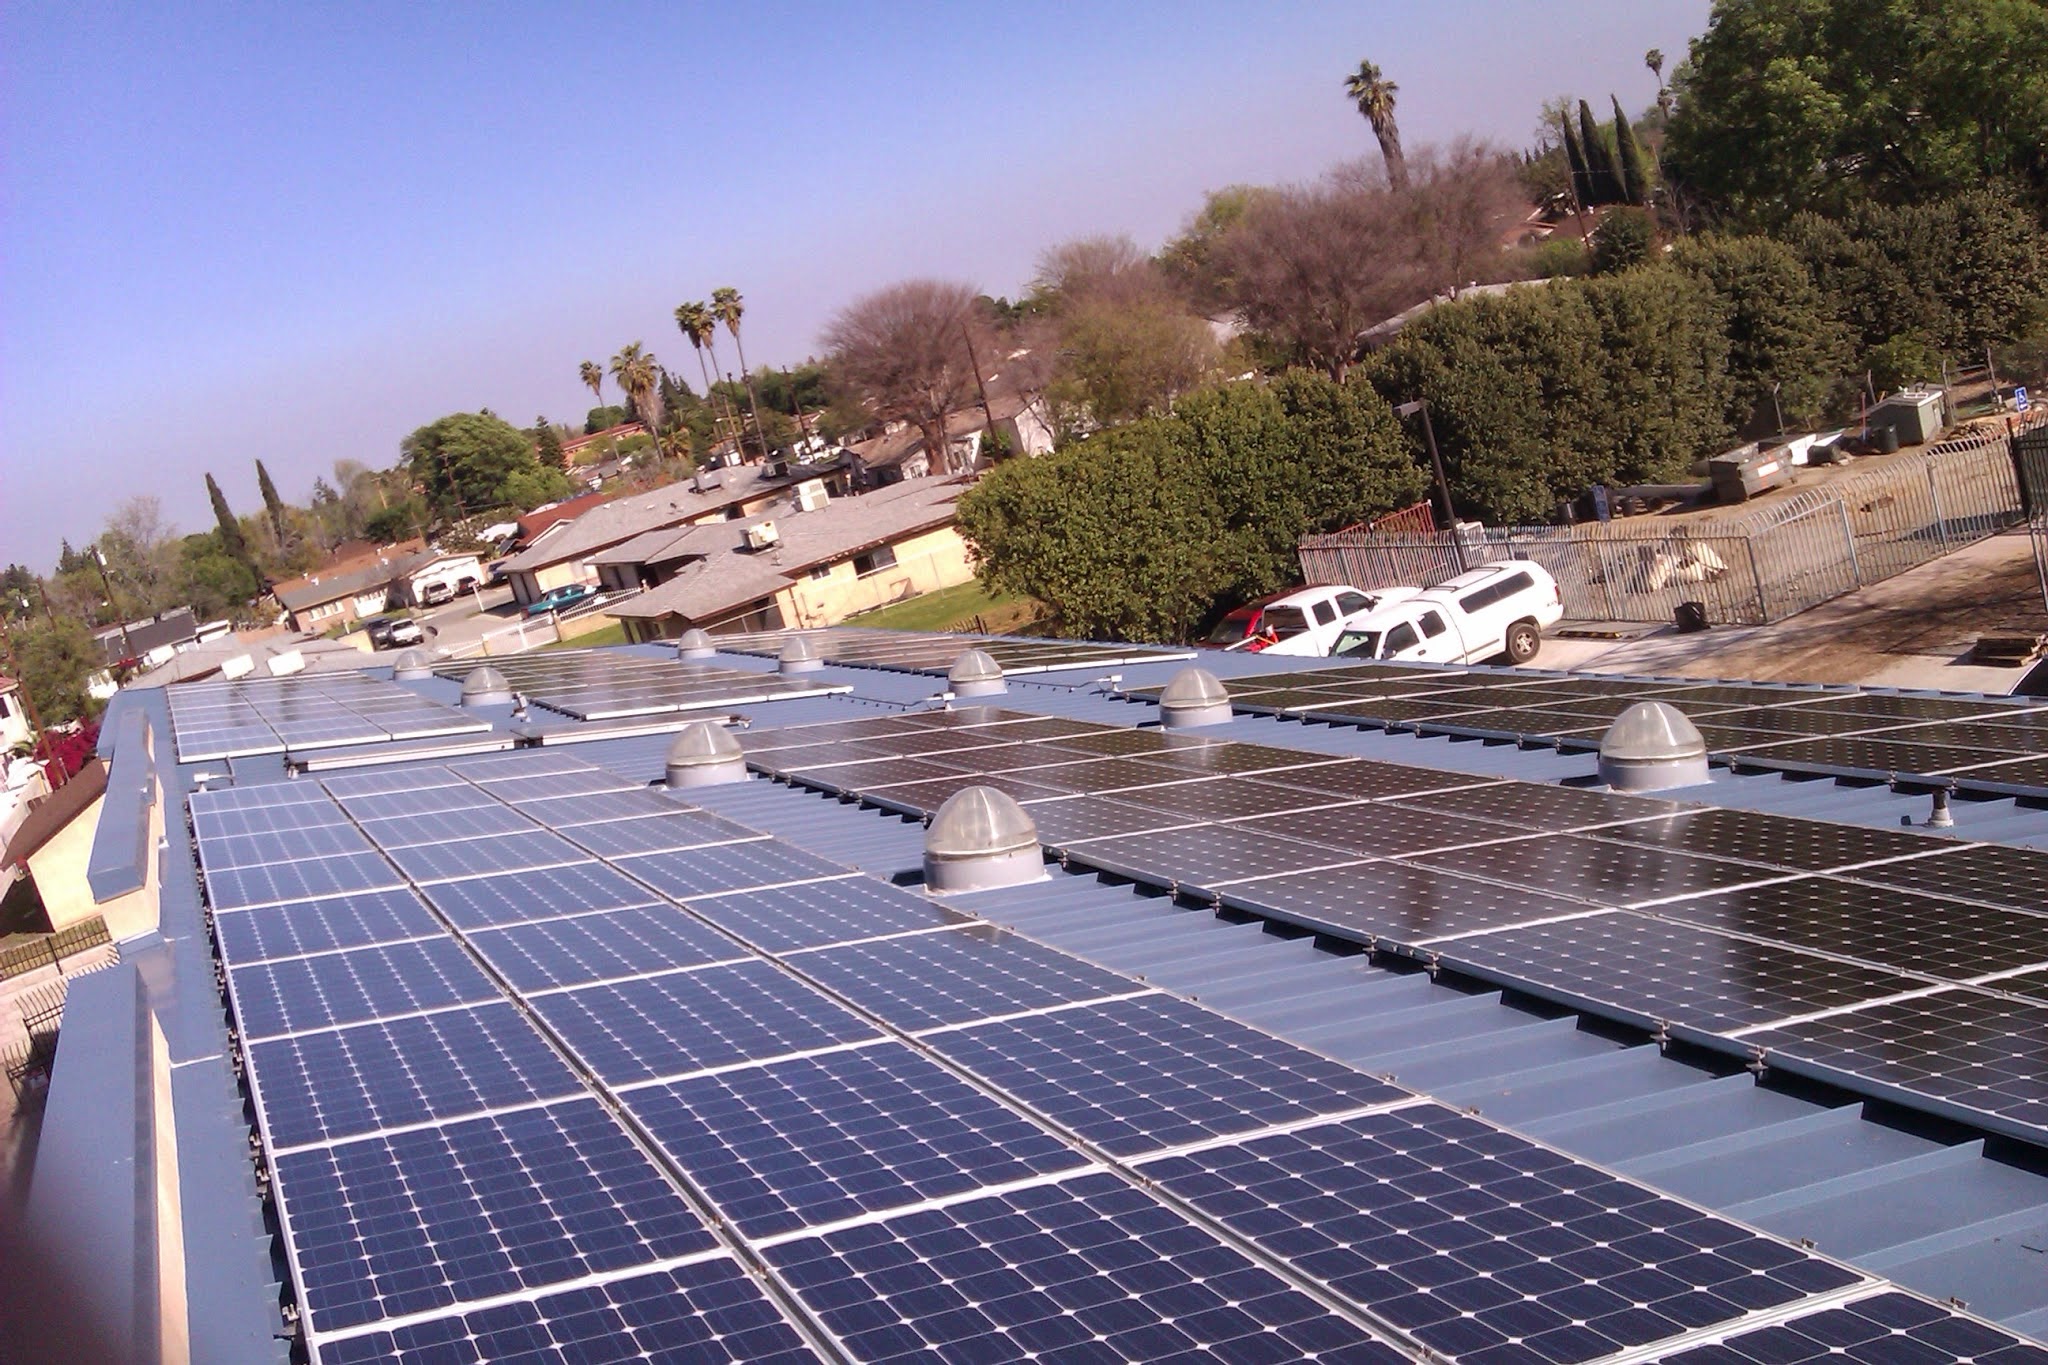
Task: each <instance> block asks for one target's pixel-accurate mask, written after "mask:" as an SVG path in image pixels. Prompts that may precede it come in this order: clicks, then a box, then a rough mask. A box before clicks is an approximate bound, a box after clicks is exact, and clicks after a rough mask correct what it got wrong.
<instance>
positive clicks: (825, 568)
mask: <svg viewBox="0 0 2048 1365" xmlns="http://www.w3.org/2000/svg"><path fill="white" fill-rule="evenodd" d="M831 576H832V566H831V565H830V564H813V565H811V581H812V582H816V581H817V580H818V579H821V578H830V577H831Z"/></svg>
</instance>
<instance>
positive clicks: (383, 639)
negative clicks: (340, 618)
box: [363, 616, 427, 649]
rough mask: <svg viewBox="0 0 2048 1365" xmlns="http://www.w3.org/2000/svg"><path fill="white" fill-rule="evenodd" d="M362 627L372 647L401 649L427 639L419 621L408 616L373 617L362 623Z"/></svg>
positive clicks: (421, 642) (424, 641) (422, 642)
mask: <svg viewBox="0 0 2048 1365" xmlns="http://www.w3.org/2000/svg"><path fill="white" fill-rule="evenodd" d="M363 629H364V631H366V632H367V633H368V634H369V637H370V648H372V649H403V648H404V647H405V646H407V645H420V644H425V643H426V641H427V637H426V633H425V632H424V631H422V630H421V629H420V623H419V622H417V621H415V620H413V619H412V618H411V617H410V616H377V617H373V618H371V619H370V620H368V621H366V622H364V623H363Z"/></svg>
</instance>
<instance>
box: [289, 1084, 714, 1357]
mask: <svg viewBox="0 0 2048 1365" xmlns="http://www.w3.org/2000/svg"><path fill="white" fill-rule="evenodd" d="M273 1170H274V1172H275V1175H276V1180H277V1188H278V1191H279V1196H280V1200H281V1202H282V1204H283V1205H284V1208H285V1218H286V1223H287V1226H288V1227H289V1228H290V1231H291V1238H292V1244H293V1247H294V1249H295V1252H296V1260H297V1263H298V1269H299V1281H300V1283H299V1289H300V1295H301V1303H302V1304H303V1305H304V1307H305V1309H306V1310H307V1313H308V1314H309V1317H310V1323H311V1326H312V1327H313V1329H314V1330H315V1331H320V1330H331V1329H334V1328H340V1327H351V1326H355V1325H357V1324H359V1323H370V1322H376V1321H378V1320H380V1319H383V1318H388V1317H397V1316H400V1315H403V1314H408V1313H419V1312H427V1311H431V1310H434V1309H439V1308H446V1307H448V1306H450V1305H451V1304H455V1303H459V1302H462V1301H463V1300H466V1299H474V1298H481V1297H485V1296H488V1295H497V1294H504V1293H508V1292H514V1291H518V1290H522V1289H525V1290H536V1289H543V1288H545V1287H547V1286H548V1285H552V1284H559V1283H562V1282H563V1281H568V1280H575V1279H579V1278H581V1277H583V1276H586V1275H590V1274H594V1273H598V1272H602V1271H607V1270H620V1269H625V1268H628V1267H631V1266H634V1265H640V1264H645V1263H647V1262H650V1261H655V1260H659V1259H662V1258H665V1257H671V1256H684V1255H689V1254H691V1253H693V1252H699V1251H706V1250H709V1249H710V1248H711V1247H712V1246H713V1245H715V1244H714V1242H713V1239H712V1237H711V1234H710V1233H709V1232H707V1231H705V1230H704V1227H703V1225H702V1224H701V1223H700V1222H698V1220H697V1218H696V1216H695V1215H694V1214H692V1213H691V1212H690V1209H689V1207H688V1205H686V1204H684V1202H683V1200H682V1196H681V1195H679V1194H677V1193H676V1192H675V1190H674V1189H673V1188H672V1187H671V1186H670V1185H669V1183H668V1182H667V1181H666V1180H665V1179H663V1178H662V1176H661V1174H660V1172H658V1171H657V1170H656V1169H655V1167H654V1165H653V1163H652V1162H650V1161H649V1160H648V1159H647V1158H646V1157H645V1156H643V1155H641V1153H640V1151H639V1149H638V1148H636V1147H634V1145H633V1143H632V1141H631V1139H629V1138H628V1137H627V1136H626V1133H625V1130H623V1129H622V1128H620V1127H619V1126H618V1124H617V1123H616V1122H614V1121H613V1119H612V1118H611V1116H610V1115H608V1114H606V1113H605V1112H604V1110H603V1109H602V1108H601V1107H600V1106H599V1105H598V1104H597V1102H596V1101H594V1100H571V1101H568V1102H566V1103H562V1104H557V1105H553V1106H551V1107H549V1108H546V1109H528V1110H522V1111H519V1112H516V1113H511V1114H502V1115H498V1116H496V1117H492V1118H477V1119H466V1120H462V1121H460V1122H456V1123H451V1124H449V1125H447V1126H445V1127H439V1128H423V1129H414V1130H412V1131H409V1132H403V1133H395V1134H392V1135H390V1136H388V1137H370V1138H363V1139H359V1140H357V1141H355V1142H349V1143H344V1144H342V1145H340V1146H338V1147H322V1148H312V1149H308V1150H305V1151H300V1152H294V1153H289V1154H286V1155H283V1156H280V1157H278V1158H277V1159H276V1161H275V1162H274V1163H273Z"/></svg>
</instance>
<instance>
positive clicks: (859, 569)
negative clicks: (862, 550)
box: [853, 545, 896, 578]
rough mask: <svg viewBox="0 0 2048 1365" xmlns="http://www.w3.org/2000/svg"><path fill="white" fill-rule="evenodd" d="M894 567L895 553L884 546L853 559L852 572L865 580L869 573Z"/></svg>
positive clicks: (878, 546)
mask: <svg viewBox="0 0 2048 1365" xmlns="http://www.w3.org/2000/svg"><path fill="white" fill-rule="evenodd" d="M895 567H896V552H895V551H894V550H892V549H890V548H889V547H888V546H886V545H877V546H876V547H875V548H874V549H872V550H869V551H868V552H867V553H866V554H864V555H855V556H854V557H853V571H854V572H855V573H857V574H859V575H860V576H861V577H863V578H865V577H867V576H868V575H869V574H871V573H880V572H881V571H882V570H883V569H893V568H895Z"/></svg>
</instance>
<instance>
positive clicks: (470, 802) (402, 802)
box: [341, 786, 493, 820]
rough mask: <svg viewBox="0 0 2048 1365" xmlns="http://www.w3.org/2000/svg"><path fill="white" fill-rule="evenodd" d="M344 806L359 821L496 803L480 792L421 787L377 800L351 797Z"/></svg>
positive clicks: (393, 818)
mask: <svg viewBox="0 0 2048 1365" xmlns="http://www.w3.org/2000/svg"><path fill="white" fill-rule="evenodd" d="M341 804H342V805H343V807H345V808H346V809H347V811H348V813H349V814H350V815H351V816H353V817H355V818H356V819H358V820H402V819H406V818H408V817H410V816H414V815H425V814H428V813H429V812H432V811H437V810H462V809H464V808H466V807H470V806H488V805H491V804H493V803H492V801H491V798H490V797H489V796H487V795H485V794H484V792H483V791H482V790H481V789H480V788H477V787H466V786H465V787H421V788H418V789H415V790H411V791H402V792H385V793H382V794H380V795H376V796H351V797H347V798H345V799H344V800H343V801H342V803H341Z"/></svg>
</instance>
